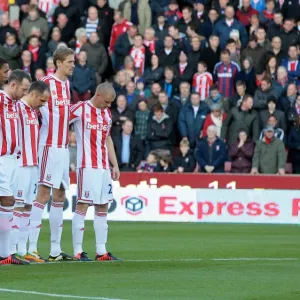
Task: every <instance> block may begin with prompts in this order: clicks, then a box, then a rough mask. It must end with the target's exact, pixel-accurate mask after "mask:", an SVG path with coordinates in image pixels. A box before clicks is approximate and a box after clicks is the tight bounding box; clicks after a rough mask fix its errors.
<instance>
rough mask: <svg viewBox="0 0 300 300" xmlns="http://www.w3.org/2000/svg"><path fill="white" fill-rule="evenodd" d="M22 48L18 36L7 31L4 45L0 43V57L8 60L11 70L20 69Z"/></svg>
mask: <svg viewBox="0 0 300 300" xmlns="http://www.w3.org/2000/svg"><path fill="white" fill-rule="evenodd" d="M20 53H21V49H20V47H19V45H18V44H17V38H16V36H15V35H14V34H13V33H9V32H8V33H7V34H6V37H5V43H4V45H3V46H2V45H0V57H1V58H3V59H5V60H7V62H8V65H9V68H10V69H11V70H15V69H18V68H19V67H20V66H19V62H18V60H19V57H20Z"/></svg>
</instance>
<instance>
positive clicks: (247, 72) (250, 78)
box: [232, 56, 256, 99]
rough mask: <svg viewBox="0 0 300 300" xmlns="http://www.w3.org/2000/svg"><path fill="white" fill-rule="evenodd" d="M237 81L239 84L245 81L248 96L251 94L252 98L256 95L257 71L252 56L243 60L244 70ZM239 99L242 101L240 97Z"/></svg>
mask: <svg viewBox="0 0 300 300" xmlns="http://www.w3.org/2000/svg"><path fill="white" fill-rule="evenodd" d="M236 80H237V82H238V81H243V82H244V83H245V85H246V92H247V94H250V95H251V96H253V95H254V93H255V90H256V77H255V70H254V68H253V62H252V58H251V57H250V56H249V57H245V58H244V59H243V60H242V70H241V71H240V72H239V73H238V75H237V78H236ZM236 86H237V84H236ZM237 92H238V91H237ZM242 96H244V94H242ZM232 98H235V96H233V97H232ZM238 98H239V99H240V97H238Z"/></svg>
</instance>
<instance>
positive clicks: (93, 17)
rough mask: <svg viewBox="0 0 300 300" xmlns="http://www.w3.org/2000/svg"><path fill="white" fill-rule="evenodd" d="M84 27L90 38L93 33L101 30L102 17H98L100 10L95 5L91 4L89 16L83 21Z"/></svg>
mask: <svg viewBox="0 0 300 300" xmlns="http://www.w3.org/2000/svg"><path fill="white" fill-rule="evenodd" d="M82 27H83V28H85V31H86V35H87V37H88V38H89V37H90V36H91V33H93V32H98V34H99V33H100V32H101V31H100V29H102V28H101V26H100V19H99V17H98V10H97V8H96V7H94V6H90V7H89V9H88V16H87V18H86V19H85V20H84V22H83V23H82Z"/></svg>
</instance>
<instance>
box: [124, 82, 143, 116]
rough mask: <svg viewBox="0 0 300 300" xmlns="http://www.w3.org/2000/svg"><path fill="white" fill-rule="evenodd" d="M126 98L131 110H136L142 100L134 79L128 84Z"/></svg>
mask: <svg viewBox="0 0 300 300" xmlns="http://www.w3.org/2000/svg"><path fill="white" fill-rule="evenodd" d="M125 98H126V101H127V105H128V108H129V109H130V110H131V111H136V109H137V104H138V102H139V101H140V97H139V96H138V95H136V94H135V84H134V82H133V81H129V82H128V83H127V84H126V94H125Z"/></svg>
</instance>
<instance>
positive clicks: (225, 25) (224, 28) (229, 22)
mask: <svg viewBox="0 0 300 300" xmlns="http://www.w3.org/2000/svg"><path fill="white" fill-rule="evenodd" d="M234 29H235V30H237V31H239V33H240V40H241V43H242V47H246V45H247V42H248V35H247V32H246V29H245V27H244V25H243V24H242V23H240V22H239V21H238V20H236V19H234V8H233V7H232V6H231V5H228V6H226V9H225V19H224V20H221V21H219V22H218V23H217V25H216V27H215V34H216V35H217V36H218V37H220V41H221V42H220V46H221V49H224V48H225V46H226V42H227V40H228V39H229V36H230V32H231V31H232V30H234Z"/></svg>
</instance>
